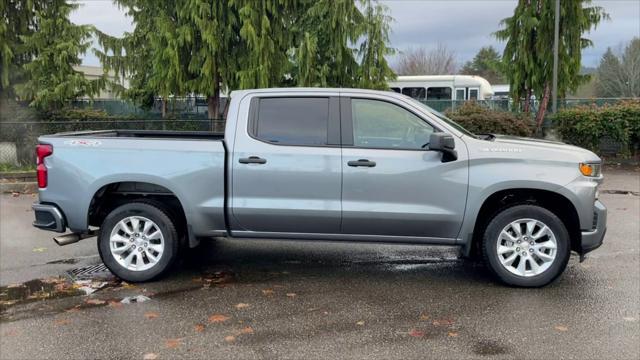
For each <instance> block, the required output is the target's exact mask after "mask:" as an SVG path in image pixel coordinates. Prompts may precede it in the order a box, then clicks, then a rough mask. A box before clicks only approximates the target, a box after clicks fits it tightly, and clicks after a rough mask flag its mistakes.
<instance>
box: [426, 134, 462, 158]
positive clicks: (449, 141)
mask: <svg viewBox="0 0 640 360" xmlns="http://www.w3.org/2000/svg"><path fill="white" fill-rule="evenodd" d="M455 147H456V142H455V140H454V139H453V135H451V134H447V133H443V132H434V133H432V134H431V136H430V137H429V150H433V151H440V152H441V153H442V162H447V161H453V160H456V159H457V158H458V153H457V152H456V150H455Z"/></svg>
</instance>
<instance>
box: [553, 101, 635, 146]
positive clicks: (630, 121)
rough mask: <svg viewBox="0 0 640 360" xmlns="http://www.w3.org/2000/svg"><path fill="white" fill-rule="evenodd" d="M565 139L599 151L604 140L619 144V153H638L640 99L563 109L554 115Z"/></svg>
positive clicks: (557, 126) (556, 125) (557, 127)
mask: <svg viewBox="0 0 640 360" xmlns="http://www.w3.org/2000/svg"><path fill="white" fill-rule="evenodd" d="M553 125H554V128H555V129H557V131H558V134H559V135H560V136H561V137H562V139H563V140H564V141H565V142H567V143H570V144H574V145H577V146H580V147H583V148H586V149H589V150H591V151H594V152H596V153H601V146H602V144H603V141H609V142H617V143H619V144H620V147H621V149H620V155H631V154H637V152H638V144H639V143H640V99H636V100H623V101H620V102H619V103H617V104H614V105H604V106H595V105H583V106H576V107H573V108H569V109H563V110H560V111H558V113H557V114H556V115H555V116H554V117H553Z"/></svg>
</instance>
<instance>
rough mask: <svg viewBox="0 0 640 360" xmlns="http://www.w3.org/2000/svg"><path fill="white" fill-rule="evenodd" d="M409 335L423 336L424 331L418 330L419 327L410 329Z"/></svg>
mask: <svg viewBox="0 0 640 360" xmlns="http://www.w3.org/2000/svg"><path fill="white" fill-rule="evenodd" d="M409 336H412V337H423V336H424V331H422V330H418V329H411V331H409Z"/></svg>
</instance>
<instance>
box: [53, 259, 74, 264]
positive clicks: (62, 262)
mask: <svg viewBox="0 0 640 360" xmlns="http://www.w3.org/2000/svg"><path fill="white" fill-rule="evenodd" d="M76 263H78V259H60V260H53V261H49V262H47V264H76Z"/></svg>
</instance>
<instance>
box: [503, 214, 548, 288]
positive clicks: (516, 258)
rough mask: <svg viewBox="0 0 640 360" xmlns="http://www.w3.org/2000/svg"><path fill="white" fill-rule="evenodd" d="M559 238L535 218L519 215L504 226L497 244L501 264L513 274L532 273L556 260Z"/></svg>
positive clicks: (542, 269)
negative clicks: (518, 217)
mask: <svg viewBox="0 0 640 360" xmlns="http://www.w3.org/2000/svg"><path fill="white" fill-rule="evenodd" d="M557 248H558V242H557V241H556V237H555V235H554V234H553V231H551V229H550V228H549V227H548V226H547V225H545V224H544V223H543V222H541V221H539V220H535V219H518V220H515V221H513V222H511V223H510V224H509V225H507V226H505V227H504V229H502V231H501V232H500V235H499V236H498V246H497V247H496V250H497V253H498V259H499V260H500V263H501V264H502V266H504V268H505V269H507V270H508V271H509V272H511V273H512V274H515V275H518V276H522V277H530V276H535V275H539V274H542V273H543V272H545V271H546V270H547V269H549V267H550V266H551V264H553V262H554V260H555V258H556V253H557Z"/></svg>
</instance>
